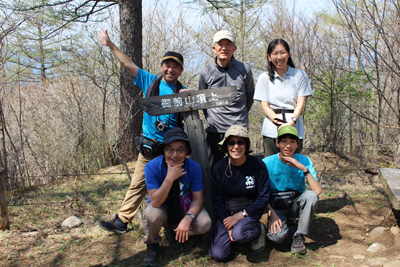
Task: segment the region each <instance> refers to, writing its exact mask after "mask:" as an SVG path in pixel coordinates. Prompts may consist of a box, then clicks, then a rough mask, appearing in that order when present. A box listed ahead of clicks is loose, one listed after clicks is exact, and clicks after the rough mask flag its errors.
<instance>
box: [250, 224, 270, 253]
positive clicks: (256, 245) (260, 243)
mask: <svg viewBox="0 0 400 267" xmlns="http://www.w3.org/2000/svg"><path fill="white" fill-rule="evenodd" d="M260 226H261V233H260V235H259V236H258V237H257V238H256V239H254V240H253V242H251V250H252V251H254V252H260V251H262V250H263V249H264V248H265V234H266V233H267V228H265V225H264V224H263V223H262V222H260Z"/></svg>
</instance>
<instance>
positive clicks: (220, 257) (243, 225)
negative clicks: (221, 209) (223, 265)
mask: <svg viewBox="0 0 400 267" xmlns="http://www.w3.org/2000/svg"><path fill="white" fill-rule="evenodd" d="M259 220H260V218H259V216H253V217H244V218H243V219H241V220H240V221H238V222H237V224H236V225H235V226H234V227H233V229H232V237H233V239H235V240H236V242H238V243H246V242H250V241H253V240H254V239H256V238H257V237H258V236H259V235H260V233H261V226H260V221H259ZM231 247H232V241H231V239H230V237H229V233H228V230H226V228H225V226H224V223H223V222H222V221H221V220H218V221H217V223H216V225H215V230H214V236H213V239H212V240H211V248H210V249H209V250H208V253H209V254H210V256H211V257H213V258H214V260H216V261H224V260H226V259H227V258H228V257H229V254H231Z"/></svg>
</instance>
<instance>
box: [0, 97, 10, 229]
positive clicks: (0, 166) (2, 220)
mask: <svg viewBox="0 0 400 267" xmlns="http://www.w3.org/2000/svg"><path fill="white" fill-rule="evenodd" d="M0 149H1V150H0V156H1V158H0V230H6V229H8V230H10V222H9V220H8V207H7V189H6V176H7V154H6V146H5V138H4V116H3V106H2V104H1V102H0Z"/></svg>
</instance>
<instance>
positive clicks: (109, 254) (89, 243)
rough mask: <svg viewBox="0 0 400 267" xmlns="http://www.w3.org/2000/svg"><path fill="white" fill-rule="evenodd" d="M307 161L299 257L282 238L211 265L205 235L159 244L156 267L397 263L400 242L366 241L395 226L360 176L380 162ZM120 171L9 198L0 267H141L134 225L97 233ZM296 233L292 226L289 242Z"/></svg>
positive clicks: (120, 183)
mask: <svg viewBox="0 0 400 267" xmlns="http://www.w3.org/2000/svg"><path fill="white" fill-rule="evenodd" d="M310 157H311V158H312V160H313V162H314V164H315V167H316V169H317V170H318V175H319V177H320V181H321V184H322V187H323V189H324V192H323V193H322V194H321V196H320V202H319V207H318V210H317V213H316V214H315V217H314V219H313V221H312V226H311V234H310V235H309V236H308V237H307V239H306V242H307V245H306V246H307V254H306V255H304V256H301V255H294V254H291V253H290V244H291V239H290V238H287V239H286V240H285V242H284V243H283V244H281V245H274V244H272V243H270V242H267V244H266V249H265V250H264V251H263V252H260V253H253V252H251V250H250V249H249V244H235V245H234V246H233V253H232V257H231V258H230V260H229V261H228V262H227V263H218V262H216V261H214V260H213V259H210V257H209V256H208V248H209V244H210V236H208V235H205V236H197V237H191V238H190V240H189V242H188V243H186V244H185V246H184V247H183V249H182V250H173V249H169V247H168V242H167V241H166V239H165V238H163V241H162V243H161V245H162V250H161V253H160V257H159V266H214V265H223V266H264V265H269V266H356V265H361V264H362V263H363V261H360V260H355V259H353V255H356V254H360V255H364V256H365V261H366V260H368V259H371V258H376V257H386V258H388V259H390V260H396V259H397V258H398V257H399V256H400V252H399V251H400V237H399V236H396V235H393V234H391V233H390V232H388V233H387V234H385V235H384V236H382V237H380V239H379V240H373V239H371V238H370V237H369V235H368V234H369V233H370V231H371V230H372V229H374V228H375V227H377V226H385V227H391V226H396V225H397V221H396V219H395V218H394V217H393V215H392V214H391V206H390V202H389V199H388V196H387V195H386V193H385V192H384V190H383V188H382V185H381V184H380V182H379V179H378V176H377V175H372V174H368V173H365V172H364V171H362V170H360V169H365V168H367V167H368V168H376V169H378V167H379V166H380V165H381V163H380V162H375V163H373V166H363V165H362V162H357V160H355V159H352V158H351V157H348V158H343V157H338V156H337V155H334V154H331V153H315V154H312V155H310ZM364 162H365V161H364ZM368 163H369V164H372V163H371V161H368ZM133 167H134V166H130V169H133ZM332 170H335V171H332ZM119 172H122V169H121V167H120V166H114V167H110V168H107V169H104V170H102V171H101V172H99V175H97V176H88V177H76V178H74V179H69V180H65V181H62V182H58V183H56V184H52V185H46V186H38V187H31V188H29V189H25V190H21V191H18V192H13V193H9V195H8V199H9V203H10V206H9V213H10V223H11V230H10V231H4V232H0V243H1V245H0V266H142V261H143V256H144V254H145V245H144V243H143V242H142V238H143V230H142V228H141V226H140V223H139V219H135V221H134V222H133V223H132V224H130V225H129V227H130V231H129V232H128V233H126V234H124V235H114V234H110V233H108V232H104V231H102V230H100V229H99V227H98V226H97V221H98V220H100V219H106V220H108V219H111V218H112V217H113V216H114V214H115V213H116V211H117V210H118V208H119V206H120V204H121V202H122V200H123V197H124V194H125V192H126V190H127V188H128V186H129V181H128V179H127V177H126V175H125V174H123V173H122V174H107V173H119ZM206 201H207V200H206ZM72 215H76V216H78V217H79V218H80V219H81V220H82V221H83V223H84V224H83V225H82V226H81V227H79V228H77V229H71V230H68V229H62V228H61V223H62V221H63V220H65V219H66V218H68V217H69V216H72ZM136 218H139V216H136ZM295 230H296V227H295V225H294V226H292V227H291V233H290V236H291V235H292V234H293V233H294V232H295ZM377 241H379V242H380V243H382V244H384V245H385V246H386V248H387V249H386V250H385V251H383V252H380V253H378V254H371V253H370V252H367V251H366V249H367V248H368V247H369V246H370V245H371V244H372V243H373V242H377Z"/></svg>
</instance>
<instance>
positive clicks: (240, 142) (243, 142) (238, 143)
mask: <svg viewBox="0 0 400 267" xmlns="http://www.w3.org/2000/svg"><path fill="white" fill-rule="evenodd" d="M245 143H246V142H245V141H243V140H239V141H237V142H235V141H233V140H231V141H229V142H228V146H235V145H236V144H237V145H238V146H243V145H244V144H245Z"/></svg>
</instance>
